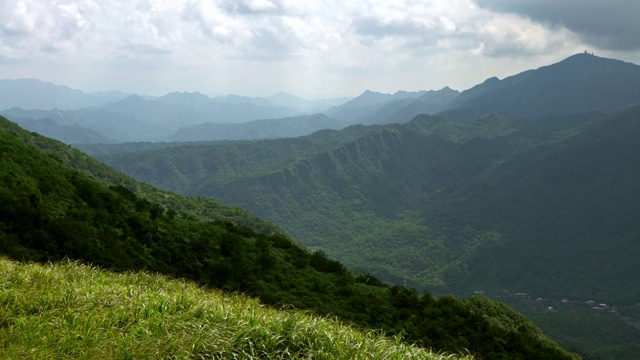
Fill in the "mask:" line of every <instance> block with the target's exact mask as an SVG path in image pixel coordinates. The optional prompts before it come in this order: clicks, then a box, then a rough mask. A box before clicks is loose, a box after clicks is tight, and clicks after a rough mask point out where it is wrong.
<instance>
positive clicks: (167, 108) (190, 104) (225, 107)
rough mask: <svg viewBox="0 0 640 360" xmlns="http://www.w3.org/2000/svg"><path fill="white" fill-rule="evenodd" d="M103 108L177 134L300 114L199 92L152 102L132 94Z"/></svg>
mask: <svg viewBox="0 0 640 360" xmlns="http://www.w3.org/2000/svg"><path fill="white" fill-rule="evenodd" d="M103 109H105V110H108V111H110V112H114V113H118V114H124V115H127V116H130V117H133V118H135V119H138V120H140V121H143V122H147V123H149V124H160V125H163V126H166V127H169V128H171V129H173V130H174V131H175V130H177V129H179V128H181V127H184V126H188V125H197V124H202V123H239V122H247V121H251V120H256V119H268V118H283V117H288V116H295V115H298V112H297V111H295V110H293V109H289V108H286V107H281V106H272V105H270V106H264V105H255V104H252V103H244V102H224V103H222V102H219V101H216V100H214V99H211V98H209V97H207V96H206V95H203V94H200V93H171V94H167V95H165V96H163V97H161V98H158V99H153V100H145V99H143V98H141V97H139V96H136V95H133V96H130V97H128V98H126V99H123V100H120V101H118V102H114V103H110V104H107V105H105V106H103Z"/></svg>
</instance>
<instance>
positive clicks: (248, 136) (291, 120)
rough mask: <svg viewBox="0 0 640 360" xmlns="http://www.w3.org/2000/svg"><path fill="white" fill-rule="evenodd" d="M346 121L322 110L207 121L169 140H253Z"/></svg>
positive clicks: (337, 125) (299, 133) (338, 126)
mask: <svg viewBox="0 0 640 360" xmlns="http://www.w3.org/2000/svg"><path fill="white" fill-rule="evenodd" d="M345 126H346V123H344V122H343V121H340V120H336V119H332V118H330V117H328V116H326V115H324V114H316V115H311V116H310V115H302V116H295V117H288V118H282V119H265V120H253V121H249V122H246V123H241V124H214V123H206V124H199V125H193V126H188V127H183V128H180V129H179V130H178V131H176V132H175V133H174V134H173V135H171V136H169V137H168V138H167V140H168V141H213V140H255V139H275V138H282V137H297V136H304V135H308V134H311V133H313V132H316V131H319V130H323V129H341V128H343V127H345Z"/></svg>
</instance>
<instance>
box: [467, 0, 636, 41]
mask: <svg viewBox="0 0 640 360" xmlns="http://www.w3.org/2000/svg"><path fill="white" fill-rule="evenodd" d="M475 1H476V3H477V4H478V5H479V6H481V7H482V8H485V9H488V10H491V11H499V12H508V13H514V14H519V15H521V16H525V17H528V18H530V19H532V20H534V21H536V22H540V23H543V24H550V25H552V26H554V27H565V28H567V29H569V30H571V31H572V32H574V33H576V34H577V35H578V36H580V38H581V39H582V40H583V41H585V42H586V43H588V44H591V45H593V46H596V47H598V48H600V49H606V50H623V51H637V50H640V37H639V36H638V34H639V33H640V21H638V14H640V2H638V1H630V0H608V1H602V0H562V1H558V0H536V1H521V0H475Z"/></svg>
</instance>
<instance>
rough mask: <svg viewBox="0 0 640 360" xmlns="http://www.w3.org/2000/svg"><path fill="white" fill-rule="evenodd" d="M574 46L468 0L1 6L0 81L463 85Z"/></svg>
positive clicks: (90, 1)
mask: <svg viewBox="0 0 640 360" xmlns="http://www.w3.org/2000/svg"><path fill="white" fill-rule="evenodd" d="M616 1H618V0H616ZM483 4H484V3H483ZM498 10H501V11H502V10H503V9H498ZM582 41H583V37H581V36H579V35H578V34H576V33H574V32H572V31H571V30H569V29H567V28H565V27H564V26H562V25H561V24H560V23H559V22H542V21H537V20H536V18H535V17H533V16H526V14H520V15H517V14H515V12H506V11H503V12H495V11H494V10H493V9H491V8H488V7H486V8H483V7H478V6H476V3H475V2H474V1H473V0H451V1H439V0H420V1H418V0H398V1H381V0H380V1H375V0H370V1H335V0H325V1H319V0H317V1H316V0H242V1H240V0H175V1H172V0H131V1H125V0H118V1H115V0H114V1H108V2H107V1H98V0H84V1H73V0H58V1H42V0H5V1H3V2H1V3H0V78H2V77H4V78H7V77H17V76H26V77H42V78H45V80H47V77H48V80H51V81H57V82H59V83H67V81H66V80H67V79H74V80H75V81H76V82H77V83H78V85H76V86H91V87H92V88H96V89H97V88H101V85H100V81H104V79H105V78H108V79H111V81H110V82H109V86H114V84H115V85H117V86H118V87H119V88H121V89H125V90H126V89H130V90H136V91H145V88H144V86H153V88H152V89H151V88H149V89H147V90H146V91H147V92H159V91H165V90H167V91H171V90H178V89H185V90H200V91H205V92H206V91H209V90H208V89H213V90H212V91H218V92H243V93H257V92H263V93H264V92H275V91H280V90H290V91H291V90H294V89H297V90H306V91H307V92H317V93H327V94H355V93H358V92H360V91H363V90H364V89H366V88H368V87H376V89H378V90H383V91H395V90H398V89H418V88H439V87H442V86H445V85H450V86H452V87H455V88H461V87H465V86H471V85H473V84H474V83H475V82H478V81H481V80H483V77H489V76H493V75H498V76H505V75H508V74H509V73H505V72H506V71H518V70H519V71H522V70H525V69H527V68H532V67H538V66H541V65H545V64H547V63H548V62H551V61H557V60H561V59H562V58H563V57H565V56H568V55H570V54H572V53H574V52H576V51H581V50H582V49H583V48H584V47H585V45H584V43H583V42H582ZM516 66H520V68H517V69H516V68H515V67H516ZM44 68H46V70H47V72H45V71H44V70H43V69H44ZM472 68H473V69H474V70H473V71H470V72H464V71H466V70H469V69H472ZM465 69H466V70H465ZM43 74H44V75H43ZM69 74H71V75H72V76H70V75H69ZM78 74H82V76H80V75H78ZM92 74H97V75H92ZM106 74H109V75H106ZM464 74H466V75H464ZM132 79H136V81H135V82H134V83H131V82H132ZM145 79H146V81H145ZM80 81H82V83H80ZM145 84H149V85H145ZM70 85H74V84H70ZM205 87H206V88H205Z"/></svg>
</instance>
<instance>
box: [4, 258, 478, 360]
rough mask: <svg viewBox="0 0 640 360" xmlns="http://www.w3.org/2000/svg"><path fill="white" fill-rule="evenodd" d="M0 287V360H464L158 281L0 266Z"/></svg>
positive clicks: (87, 270)
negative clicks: (247, 359)
mask: <svg viewBox="0 0 640 360" xmlns="http://www.w3.org/2000/svg"><path fill="white" fill-rule="evenodd" d="M0 282H1V283H2V292H0V309H1V310H0V319H1V321H2V324H3V326H2V328H0V345H1V346H0V357H1V358H3V359H18V358H20V359H54V358H55V359H81V358H82V359H89V358H90V359H116V358H118V359H133V358H135V359H160V358H163V359H164V358H179V359H187V358H189V359H191V358H211V359H229V358H260V359H282V358H292V359H294V358H319V359H325V358H326V359H389V358H403V359H432V360H439V359H458V358H460V359H470V358H471V357H470V356H460V357H458V356H450V355H439V354H435V353H431V352H429V351H427V350H424V349H421V348H418V347H415V346H409V345H406V344H404V343H402V342H395V341H393V339H389V338H384V337H382V336H380V335H379V334H376V333H373V332H362V331H358V330H356V329H353V328H351V327H348V326H345V325H343V324H341V323H339V322H337V321H335V320H331V319H326V318H319V317H317V316H312V315H310V314H308V313H304V312H300V311H292V310H281V311H276V310H273V309H269V308H267V307H265V306H263V305H261V304H260V303H259V302H258V301H256V300H253V299H250V298H247V297H242V296H236V295H234V296H230V295H226V294H224V293H222V292H219V291H215V290H205V289H203V288H201V287H198V286H196V285H195V284H192V283H187V282H184V281H177V280H172V279H169V278H167V277H162V276H159V275H150V274H146V273H127V274H114V273H109V272H106V271H104V270H98V269H96V268H91V267H87V266H82V265H79V264H77V263H60V264H47V265H36V264H24V263H17V262H12V261H8V260H6V259H0ZM25 284H29V286H25ZM60 294H65V295H64V297H61V296H60Z"/></svg>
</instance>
